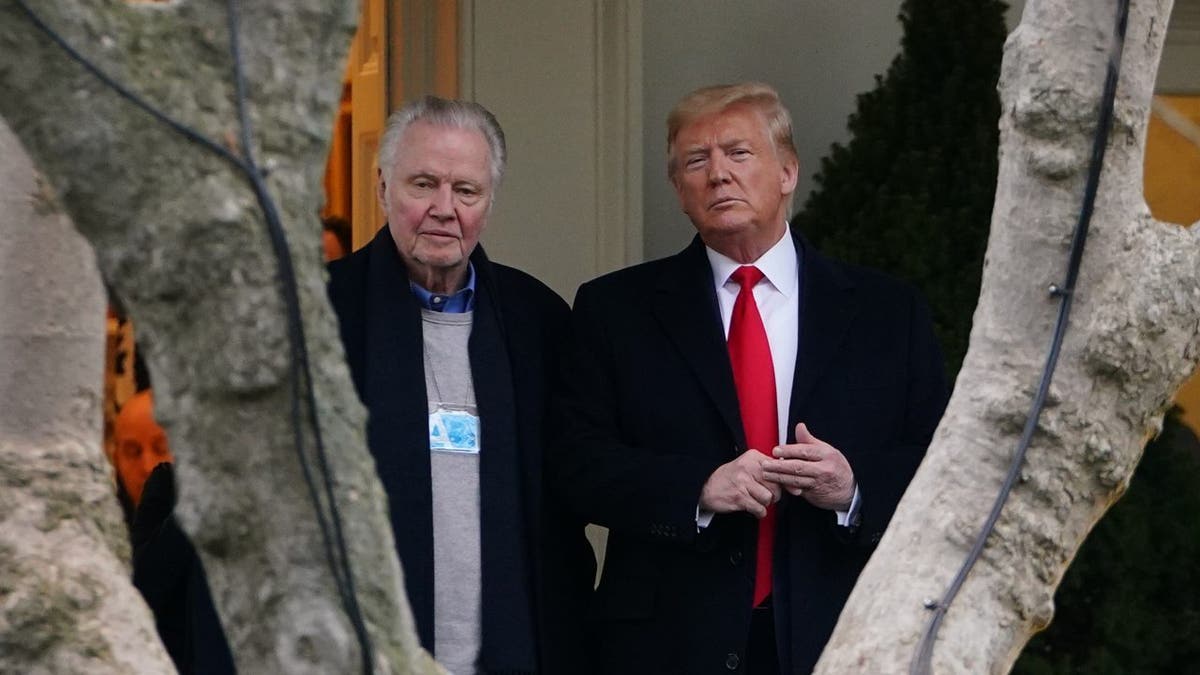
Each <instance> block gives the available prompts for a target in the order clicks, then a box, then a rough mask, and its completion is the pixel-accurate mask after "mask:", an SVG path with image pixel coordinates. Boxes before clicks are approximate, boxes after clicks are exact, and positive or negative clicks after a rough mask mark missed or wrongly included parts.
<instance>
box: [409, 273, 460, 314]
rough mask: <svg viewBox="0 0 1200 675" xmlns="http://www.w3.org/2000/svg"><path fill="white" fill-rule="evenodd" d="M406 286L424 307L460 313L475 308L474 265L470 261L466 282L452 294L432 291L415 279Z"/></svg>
mask: <svg viewBox="0 0 1200 675" xmlns="http://www.w3.org/2000/svg"><path fill="white" fill-rule="evenodd" d="M408 287H409V288H411V289H412V292H413V295H414V296H416V298H417V302H419V303H420V304H421V306H422V307H424V308H425V309H431V310H433V311H435V312H448V313H450V314H462V313H463V312H470V311H471V310H473V309H475V265H474V264H472V263H467V283H466V284H465V285H463V287H462V288H461V289H460V290H459V291H457V292H456V293H454V294H452V295H443V294H441V293H433V292H431V291H429V290H428V289H426V288H425V287H424V286H421V285H420V284H418V283H417V282H415V281H409V282H408Z"/></svg>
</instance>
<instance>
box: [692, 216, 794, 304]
mask: <svg viewBox="0 0 1200 675" xmlns="http://www.w3.org/2000/svg"><path fill="white" fill-rule="evenodd" d="M704 252H705V253H707V254H708V264H709V267H710V268H712V274H713V285H714V286H715V287H716V288H718V289H719V288H722V287H724V286H725V284H726V283H728V281H729V277H730V276H732V275H733V273H734V272H735V271H737V268H739V267H741V266H742V263H740V262H738V261H736V260H734V259H733V258H730V257H728V256H726V255H724V254H722V253H718V252H717V251H715V250H713V249H711V248H709V247H708V246H705V247H704ZM747 264H750V265H754V266H755V267H757V268H758V269H759V270H760V271H761V272H762V273H763V276H765V277H766V279H767V281H769V282H771V285H772V286H774V287H775V290H777V291H779V292H780V293H782V294H783V296H784V297H786V298H790V297H792V294H793V293H795V292H796V285H797V283H798V280H799V275H798V274H797V270H798V269H799V264H800V263H799V260H797V256H796V246H795V244H793V243H792V237H791V228H790V227H788V226H786V223H785V227H784V228H783V236H782V237H780V239H779V241H777V242H775V245H774V246H772V247H771V248H769V249H767V252H766V253H764V254H762V255H761V256H759V257H758V260H755V261H754V262H752V263H747Z"/></svg>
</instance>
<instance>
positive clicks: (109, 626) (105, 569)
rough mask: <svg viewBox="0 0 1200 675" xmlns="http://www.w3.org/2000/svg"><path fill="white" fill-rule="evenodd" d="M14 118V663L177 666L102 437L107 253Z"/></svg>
mask: <svg viewBox="0 0 1200 675" xmlns="http://www.w3.org/2000/svg"><path fill="white" fill-rule="evenodd" d="M45 187H46V186H45V185H44V184H43V182H42V180H41V177H40V176H38V175H37V174H36V173H35V172H34V169H33V163H32V162H31V161H30V160H29V156H28V155H26V154H25V151H24V150H23V149H22V148H21V145H20V143H19V142H18V141H17V139H16V137H15V136H13V134H12V132H11V131H10V130H9V129H8V127H7V126H5V125H4V124H3V122H0V232H3V236H2V237H0V316H2V317H4V318H3V320H2V321H0V672H4V673H31V674H33V673H47V674H48V673H68V672H70V673H112V674H113V675H116V674H118V673H122V674H123V673H146V674H152V673H163V672H170V671H172V670H173V668H174V667H173V666H172V665H171V660H170V659H169V658H167V653H166V652H165V651H164V650H163V648H162V646H161V644H159V642H158V636H157V634H156V633H155V632H154V620H153V618H152V617H151V616H150V612H149V610H147V609H146V604H145V603H144V602H142V598H141V596H140V595H138V592H137V591H136V590H134V588H133V586H131V585H130V583H129V574H130V569H129V539H128V534H127V533H126V531H125V523H124V520H123V518H122V516H121V510H120V508H119V507H118V506H117V502H116V500H115V499H113V490H114V488H113V481H112V472H111V470H110V469H109V467H108V462H107V461H105V459H104V453H103V452H101V450H100V438H101V414H100V402H101V393H100V389H101V384H102V382H103V380H104V373H103V364H104V308H105V301H104V287H103V285H102V284H101V282H100V273H99V271H98V270H97V269H96V262H95V256H94V254H93V253H92V249H91V247H90V246H88V243H87V242H86V241H84V239H83V238H82V237H80V236H79V233H77V232H76V231H75V229H74V227H72V225H71V223H70V222H69V221H68V220H67V218H66V217H65V216H63V214H62V213H61V211H60V210H59V209H58V208H57V206H56V205H55V204H54V203H53V201H52V199H51V198H50V197H49V196H48V193H47V191H46V190H45Z"/></svg>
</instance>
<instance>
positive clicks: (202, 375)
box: [0, 0, 437, 674]
mask: <svg viewBox="0 0 1200 675" xmlns="http://www.w3.org/2000/svg"><path fill="white" fill-rule="evenodd" d="M31 4H32V5H33V6H35V7H36V8H37V11H39V12H40V13H41V14H42V16H43V18H44V19H45V20H46V21H47V23H49V24H50V25H51V26H53V27H54V28H55V29H56V30H58V31H59V32H61V33H62V34H63V36H64V37H65V38H66V39H67V40H68V41H69V42H70V43H71V44H73V45H75V46H76V47H78V48H80V49H81V50H83V51H84V52H85V53H86V54H87V56H89V57H90V58H92V59H94V60H95V61H96V63H97V64H98V65H99V66H100V67H101V68H102V69H103V70H105V71H107V72H109V73H111V74H112V75H114V76H115V77H116V78H117V79H119V80H120V81H121V82H123V83H124V84H126V85H127V86H129V87H130V88H131V89H133V90H135V91H137V92H138V93H139V94H140V95H142V96H144V97H145V98H147V99H148V100H150V101H152V102H154V103H155V104H156V105H158V106H159V107H161V108H162V109H164V110H165V111H167V112H168V113H169V114H171V115H173V116H175V117H176V118H178V119H179V120H181V121H182V122H184V123H186V124H188V125H190V126H192V127H194V128H195V129H197V130H199V131H200V132H201V133H203V134H205V135H207V136H209V137H211V138H215V139H218V140H219V141H220V142H222V143H224V144H226V145H228V146H230V147H235V146H236V143H237V142H236V140H235V139H236V138H238V137H239V131H238V125H237V119H238V116H237V110H236V108H235V98H234V91H235V89H234V84H233V75H232V73H233V62H232V59H231V57H230V52H229V37H228V30H227V17H226V12H225V3H220V2H171V3H130V2H122V1H117V0H108V1H107V2H100V3H83V4H81V3H76V2H67V1H65V0H63V1H57V2H37V3H31ZM236 4H237V5H238V6H239V7H240V10H239V11H240V14H241V35H242V40H241V43H242V58H243V60H244V63H245V69H246V89H247V96H248V99H249V117H250V120H251V122H252V126H253V128H254V130H255V141H254V145H255V147H254V148H253V149H254V151H255V155H256V157H257V160H258V163H259V165H260V166H264V167H266V168H268V169H269V170H270V173H269V175H268V177H267V185H268V188H269V190H270V192H271V193H272V195H274V197H275V199H276V201H277V204H278V206H279V211H280V214H281V217H282V220H283V223H284V227H285V230H286V232H287V235H288V240H289V241H290V242H291V246H292V251H291V260H292V263H293V265H294V267H295V270H296V280H297V284H298V293H299V296H300V304H301V307H302V310H303V326H304V331H305V334H306V336H307V349H308V353H309V358H310V362H311V366H312V376H313V380H314V382H313V385H314V387H315V394H316V401H317V404H316V407H317V409H316V410H315V411H311V410H308V409H307V406H305V407H304V408H303V409H302V413H303V415H302V417H303V421H302V424H301V426H302V434H303V442H304V447H305V449H306V450H305V452H306V456H307V460H308V463H309V465H310V467H311V469H312V471H313V472H314V481H315V489H316V491H317V492H319V493H321V494H323V492H322V488H321V474H320V473H319V470H318V468H317V464H318V461H317V459H316V458H315V456H314V452H313V447H314V437H313V425H312V424H311V422H310V420H311V419H312V416H315V417H316V418H317V419H319V420H320V431H321V434H322V436H323V438H324V445H325V450H326V453H327V454H328V462H329V466H330V471H331V474H332V478H331V480H332V483H333V491H334V494H335V502H336V505H337V508H338V510H339V511H340V514H341V523H342V527H343V528H344V529H345V536H346V542H347V548H348V549H349V559H350V561H351V567H352V570H353V573H354V582H355V583H356V587H357V598H358V602H359V604H360V606H361V607H362V612H363V615H364V617H365V620H366V624H367V626H368V628H369V631H370V635H371V640H372V642H373V647H374V651H375V657H376V658H375V664H374V667H375V669H376V670H377V672H389V673H390V672H396V673H407V672H433V671H434V670H435V669H437V667H436V665H434V664H433V663H432V660H431V659H430V658H429V656H428V654H426V653H425V652H424V651H423V650H421V648H420V646H419V644H418V642H417V638H416V634H415V630H414V624H413V619H412V616H411V612H410V610H409V608H408V604H407V601H406V600H405V598H404V592H403V580H402V577H401V572H400V566H399V563H398V561H397V558H396V554H395V547H394V545H393V541H392V536H391V529H390V525H389V521H388V516H387V508H386V498H385V496H384V493H383V491H382V488H381V486H380V484H379V481H378V479H377V478H376V476H375V473H374V464H373V462H372V461H371V458H370V455H369V453H368V452H367V449H366V443H365V437H364V420H365V413H364V410H363V408H362V407H361V405H360V404H359V403H358V400H357V398H356V396H355V394H354V390H353V388H352V385H351V383H350V378H349V371H348V370H347V368H346V366H345V361H344V356H343V353H342V348H341V343H340V340H339V339H338V335H337V328H336V324H335V322H334V319H333V314H332V312H331V311H330V308H329V305H328V302H327V300H326V297H325V284H324V276H323V272H324V268H323V265H322V261H321V256H320V238H319V236H318V234H319V232H320V225H319V222H318V220H317V216H316V214H317V209H318V205H319V203H320V199H321V197H320V195H321V187H320V172H321V168H322V167H323V166H324V164H325V154H326V143H327V140H328V136H329V133H330V130H331V125H332V120H333V111H334V107H335V105H336V104H337V101H338V97H339V94H340V90H341V74H342V70H343V67H344V58H345V55H346V52H347V47H348V45H349V40H350V36H351V34H352V32H353V28H354V22H355V19H356V11H357V3H354V2H350V1H349V0H296V1H295V2H289V3H277V2H268V1H266V0H244V1H243V2H239V3H236ZM0 63H3V64H4V65H3V66H2V67H0V89H2V90H3V92H4V95H3V96H0V116H3V117H4V118H5V119H6V120H7V121H8V123H9V125H10V126H11V127H12V128H13V130H14V131H15V132H16V133H17V135H18V136H19V137H20V138H21V140H22V142H23V143H24V144H25V147H26V148H28V150H29V152H30V154H31V156H32V157H33V158H34V160H35V163H36V164H37V166H38V168H39V169H40V170H41V171H42V172H43V173H44V174H45V175H46V176H47V178H48V180H49V182H50V184H51V185H53V187H54V188H55V190H56V191H57V193H58V196H59V199H60V200H61V203H62V205H63V208H64V209H65V211H66V212H67V213H68V214H69V215H70V216H71V218H72V219H73V220H74V222H75V223H76V224H77V225H78V227H79V228H80V231H81V232H82V233H83V234H84V236H86V237H87V238H88V239H89V240H90V241H91V242H92V244H93V246H94V247H95V250H96V252H97V257H98V260H99V265H100V269H101V272H102V273H103V275H104V277H105V279H107V280H108V282H109V284H110V286H111V287H112V288H113V289H114V290H115V292H116V293H117V294H118V295H119V296H120V298H121V300H122V303H123V305H124V306H125V307H126V308H127V309H128V310H129V313H130V315H131V316H132V317H133V319H134V321H135V323H136V325H137V330H138V337H139V343H140V344H141V347H142V353H143V354H144V355H145V357H146V360H147V362H148V365H149V367H150V371H151V375H152V377H153V381H154V390H155V403H156V406H157V409H156V413H157V415H158V418H159V421H160V422H161V423H162V424H163V426H164V427H166V429H167V432H168V435H169V436H170V438H171V445H172V450H173V452H174V455H175V458H176V476H177V478H178V484H179V492H180V499H179V505H178V507H177V509H176V514H177V516H178V518H179V520H180V521H181V524H182V525H183V527H184V529H185V530H186V531H187V532H188V533H189V535H190V536H191V537H192V539H193V542H194V543H195V544H196V548H197V550H198V551H199V553H200V555H201V558H202V560H203V562H204V566H205V569H206V571H207V574H208V579H209V585H210V587H211V588H212V591H213V596H214V600H215V602H216V605H217V609H218V612H219V614H220V615H221V618H222V623H223V624H224V626H225V630H226V633H227V635H228V638H229V641H230V645H231V647H232V648H233V652H234V655H235V660H236V662H237V665H238V668H239V670H241V671H242V672H247V673H289V674H291V673H335V672H336V673H349V672H359V671H360V670H361V667H360V651H359V647H358V641H357V640H356V638H355V633H354V631H353V629H352V626H351V623H350V622H349V621H348V619H347V614H346V612H345V610H344V607H343V603H342V601H341V600H340V598H339V595H338V593H337V590H336V586H335V583H334V577H333V574H332V573H331V565H330V563H329V560H328V558H327V555H326V541H327V540H326V539H324V538H323V537H322V533H321V531H320V529H319V528H318V524H317V519H316V506H315V505H314V500H313V497H312V496H311V494H310V489H309V487H308V486H307V484H306V481H305V477H304V475H303V473H302V470H301V465H300V463H299V461H298V459H297V453H296V449H295V443H294V440H295V437H294V432H293V426H292V421H291V417H290V415H291V398H290V393H291V388H292V379H291V373H290V367H291V363H292V361H291V358H290V352H289V342H288V333H287V322H286V320H285V314H284V306H283V301H282V294H281V290H280V289H281V284H280V272H279V266H278V265H277V261H276V259H275V257H274V255H273V253H272V249H271V246H270V244H269V241H268V237H267V230H266V227H265V225H264V220H263V216H262V214H261V211H260V210H259V207H258V205H257V203H256V200H255V197H254V193H253V192H252V190H251V189H250V188H249V186H248V183H247V181H246V180H245V179H244V178H243V177H242V176H241V175H239V174H238V173H236V172H235V171H234V170H233V169H232V167H231V165H230V164H229V163H227V162H225V161H224V160H222V159H220V158H218V157H216V156H215V155H213V154H211V153H209V152H207V151H205V150H203V149H201V148H200V147H198V146H197V145H196V144H193V143H191V142H189V141H187V140H185V139H184V138H183V137H182V136H180V135H178V134H176V133H175V132H173V131H171V130H170V129H168V128H167V127H166V126H164V125H163V124H160V123H159V122H156V121H154V120H153V119H152V118H150V117H149V116H148V115H146V114H145V113H144V112H142V111H140V110H138V109H136V108H134V107H133V106H132V105H130V104H129V103H128V102H126V101H125V100H122V99H120V98H119V97H118V96H116V95H115V94H114V93H113V92H112V91H111V90H109V89H107V88H105V87H104V86H102V85H101V84H100V82H99V81H97V80H96V79H95V78H94V77H92V76H91V75H90V74H88V73H86V72H85V71H84V70H83V69H82V68H81V67H80V66H79V65H78V64H76V63H75V62H73V61H70V60H68V59H67V58H66V57H65V56H64V54H63V52H62V51H61V50H59V49H58V48H57V47H55V46H54V45H52V44H51V43H50V42H49V40H48V39H47V38H46V37H45V36H44V35H42V34H41V33H40V32H38V31H37V30H35V29H34V27H33V25H32V24H31V23H30V21H29V20H28V19H27V18H26V16H25V15H24V14H23V13H22V12H20V11H19V10H18V9H17V8H16V6H15V5H14V4H13V3H12V2H5V3H0ZM39 292H42V291H39ZM100 362H101V356H100V354H99V353H97V355H96V359H95V364H97V367H98V364H100ZM97 382H98V380H97ZM96 437H97V438H99V435H98V432H97V436H96ZM318 499H319V500H320V501H321V502H322V504H323V506H322V508H323V510H325V511H328V508H327V507H328V505H327V504H325V503H324V498H323V497H320V498H318Z"/></svg>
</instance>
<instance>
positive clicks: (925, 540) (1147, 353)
mask: <svg viewBox="0 0 1200 675" xmlns="http://www.w3.org/2000/svg"><path fill="white" fill-rule="evenodd" d="M1170 6H1171V3H1170V1H1169V0H1135V1H1134V2H1133V3H1132V8H1131V13H1130V17H1129V28H1128V37H1127V41H1126V45H1125V49H1124V57H1123V60H1122V62H1121V75H1120V80H1119V86H1118V91H1117V98H1116V112H1115V122H1114V127H1113V131H1112V133H1111V135H1110V137H1109V140H1108V147H1107V155H1106V158H1105V162H1104V170H1103V173H1102V177H1101V183H1100V190H1099V195H1098V198H1097V201H1096V210H1095V215H1094V217H1093V219H1092V225H1091V235H1090V238H1089V240H1088V242H1087V249H1086V253H1085V255H1084V258H1083V267H1082V272H1081V276H1080V279H1079V283H1078V285H1077V288H1076V294H1075V298H1074V307H1073V310H1072V315H1071V322H1070V326H1069V329H1068V333H1067V335H1066V340H1065V342H1064V345H1063V349H1062V355H1061V358H1060V360H1059V364H1058V369H1057V372H1056V374H1055V375H1054V380H1053V384H1052V387H1051V390H1050V396H1049V399H1048V405H1047V407H1046V409H1045V410H1044V411H1043V412H1042V415H1041V419H1040V422H1039V425H1038V428H1037V432H1036V433H1035V435H1034V439H1033V443H1032V445H1031V447H1030V448H1029V452H1028V455H1027V457H1026V459H1025V462H1024V465H1023V467H1022V472H1021V475H1020V480H1019V482H1018V483H1017V485H1016V487H1015V489H1014V491H1013V493H1012V495H1011V497H1010V499H1009V501H1008V503H1007V505H1006V506H1005V508H1004V511H1003V512H1002V514H1001V516H1000V519H999V523H998V526H997V527H996V529H995V531H994V532H993V534H992V535H991V536H990V538H989V539H988V540H987V546H986V548H985V550H984V554H983V557H982V559H981V560H980V561H979V563H978V564H977V565H976V566H975V568H974V570H973V571H972V572H971V574H970V576H969V577H968V578H967V580H966V583H965V585H964V586H963V588H962V590H961V592H960V593H959V595H958V598H957V600H955V602H954V603H953V604H952V605H951V606H950V608H949V611H948V613H947V615H946V618H945V622H944V624H943V626H942V628H941V632H940V637H939V639H938V640H937V642H936V645H935V651H934V656H933V671H934V672H937V673H985V672H990V673H1005V672H1008V671H1009V669H1010V668H1011V667H1012V664H1013V662H1014V660H1015V659H1016V657H1017V655H1018V654H1019V653H1020V651H1021V649H1022V647H1024V645H1025V643H1026V642H1027V641H1028V639H1029V638H1030V636H1031V635H1032V634H1033V633H1034V632H1036V631H1037V630H1039V629H1040V628H1042V627H1044V626H1045V625H1046V624H1047V623H1048V622H1049V621H1050V619H1051V617H1052V615H1053V599H1054V591H1055V588H1056V587H1057V586H1058V584H1059V582H1060V580H1061V579H1062V575H1063V573H1064V572H1065V570H1066V568H1067V565H1068V564H1069V563H1070V561H1071V559H1072V557H1073V556H1074V555H1075V553H1076V551H1077V550H1078V548H1079V546H1080V544H1081V543H1082V542H1083V539H1084V537H1085V536H1086V535H1087V533H1088V531H1089V530H1090V529H1091V528H1092V526H1093V525H1094V524H1095V523H1096V521H1097V520H1098V519H1099V518H1100V517H1101V516H1102V515H1103V514H1104V512H1105V510H1106V509H1107V508H1108V507H1109V506H1110V505H1112V503H1113V502H1114V501H1116V500H1117V499H1118V498H1119V497H1120V495H1121V493H1122V491H1123V490H1124V489H1125V486H1126V485H1127V484H1128V482H1129V479H1130V477H1131V476H1132V473H1133V470H1134V467H1135V466H1136V465H1137V463H1138V460H1139V459H1140V457H1141V452H1142V447H1143V446H1144V444H1145V442H1146V441H1147V440H1148V439H1149V438H1150V437H1151V436H1153V435H1154V434H1155V433H1156V432H1157V430H1158V429H1159V427H1160V425H1161V421H1162V415H1163V412H1164V410H1165V408H1166V406H1167V405H1168V403H1169V401H1170V399H1171V396H1172V395H1173V393H1174V392H1175V391H1176V389H1177V388H1178V387H1179V385H1180V384H1181V383H1182V381H1183V380H1184V379H1185V378H1186V377H1187V376H1188V374H1189V373H1191V371H1192V370H1193V368H1194V367H1195V363H1196V360H1197V357H1198V356H1200V228H1195V227H1193V228H1191V229H1190V230H1189V229H1186V228H1180V227H1178V226H1176V225H1171V224H1167V223H1161V222H1157V221H1155V220H1153V219H1152V218H1151V216H1150V214H1149V211H1148V209H1147V208H1146V206H1145V203H1144V201H1143V198H1142V159H1143V154H1144V149H1145V146H1144V141H1145V131H1146V123H1147V118H1148V114H1149V110H1150V104H1151V95H1152V93H1153V85H1154V76H1155V72H1156V70H1157V66H1158V59H1159V54H1160V51H1161V48H1162V43H1163V38H1164V34H1165V32H1166V28H1167V18H1168V15H1169V13H1170ZM1115 14H1116V9H1115V2H1111V1H1110V2H1102V3H1094V2H1083V3H1080V2H1067V1H1066V0H1030V2H1028V4H1027V5H1026V7H1025V13H1024V16H1023V19H1022V22H1021V24H1020V26H1019V27H1018V28H1017V29H1016V30H1015V31H1014V32H1013V34H1012V35H1011V36H1010V37H1009V40H1008V43H1007V45H1006V47H1005V56H1004V65H1003V69H1002V73H1001V77H1000V91H1001V98H1002V102H1003V111H1002V117H1001V149H1000V175H999V184H998V187H997V191H996V206H995V211H994V213H993V219H992V231H991V236H990V239H989V242H988V251H987V258H986V261H985V268H984V274H983V286H982V290H981V294H980V299H979V305H978V307H977V308H976V311H975V320H974V327H973V330H972V332H971V344H970V350H969V352H968V354H967V357H966V361H965V363H964V365H963V369H962V371H961V373H960V374H959V377H958V382H957V384H956V387H955V392H954V395H953V397H952V400H951V401H950V405H949V408H948V410H947V412H946V415H945V417H944V418H943V420H942V423H941V425H940V427H939V428H938V431H937V433H936V435H935V438H934V441H933V445H932V446H931V447H930V449H929V453H928V455H927V457H926V460H925V462H924V463H923V464H922V465H921V468H920V470H919V471H918V473H917V476H916V478H915V479H914V480H913V482H912V484H911V485H910V487H909V490H908V492H907V493H906V494H905V497H904V499H903V501H902V502H901V503H900V507H899V509H898V510H897V512H896V516H895V518H894V520H893V521H892V524H891V527H890V528H889V529H888V532H887V534H886V535H885V536H884V538H883V541H882V542H880V545H879V550H878V551H877V552H876V554H875V556H874V557H873V558H872V560H871V562H870V564H869V565H868V566H867V569H866V570H865V571H864V573H863V575H862V577H861V578H860V579H859V582H858V585H857V586H856V588H855V590H854V593H853V594H852V596H851V598H850V600H849V602H848V604H847V606H846V608H845V610H844V611H843V613H842V617H841V620H840V622H839V624H838V627H837V629H836V631H835V632H834V635H833V638H832V639H831V641H830V643H829V645H828V646H827V648H826V651H825V654H824V655H823V657H822V660H821V662H820V664H819V666H818V669H817V671H818V672H820V673H850V672H863V673H898V672H906V671H907V669H908V668H909V665H910V663H911V662H912V660H913V657H914V654H915V652H916V648H917V643H918V640H919V639H920V636H921V634H922V632H923V630H924V627H925V624H926V621H927V620H928V615H929V612H928V611H927V610H926V609H924V607H923V602H924V601H925V600H926V599H933V600H937V599H939V598H941V596H942V593H943V592H944V590H945V589H946V588H947V586H948V585H949V583H950V581H951V579H952V577H953V576H954V574H955V572H956V571H957V570H958V568H959V566H960V565H961V564H962V562H963V560H964V558H965V557H966V554H967V551H968V550H969V549H970V547H971V545H972V543H973V541H974V538H975V536H976V534H977V533H978V532H979V531H980V528H981V526H982V525H983V522H984V520H985V518H986V515H987V513H988V511H989V510H990V509H991V505H992V501H993V499H994V498H995V496H996V494H997V493H998V492H999V490H1000V485H1001V482H1002V480H1003V477H1004V474H1005V473H1006V471H1007V469H1008V465H1009V462H1010V459H1011V457H1012V456H1013V452H1014V451H1015V449H1016V446H1017V440H1018V437H1019V436H1020V433H1021V430H1022V427H1023V425H1024V423H1025V419H1026V415H1027V412H1028V410H1029V407H1030V403H1031V401H1032V398H1033V393H1034V390H1035V388H1036V387H1037V383H1038V381H1039V378H1040V375H1041V369H1042V367H1043V364H1044V362H1045V359H1046V354H1047V351H1048V348H1049V345H1050V339H1051V335H1052V333H1053V330H1054V323H1055V318H1056V316H1057V311H1058V302H1057V299H1056V298H1053V297H1051V296H1050V295H1049V294H1048V292H1047V289H1048V287H1049V286H1050V285H1051V284H1054V283H1057V284H1061V283H1062V282H1063V280H1064V276H1065V273H1066V266H1067V252H1068V248H1069V245H1070V240H1071V233H1072V229H1073V227H1074V225H1075V221H1076V218H1077V216H1078V213H1079V209H1080V204H1081V202H1082V199H1083V197H1082V195H1083V186H1084V182H1085V176H1086V173H1087V167H1088V159H1089V156H1090V153H1091V143H1092V137H1093V134H1094V133H1095V130H1096V128H1097V123H1098V119H1099V112H1098V111H1099V100H1100V98H1101V92H1102V88H1103V82H1104V74H1105V67H1106V64H1107V55H1108V52H1109V45H1110V44H1111V40H1112V36H1113V29H1114V17H1115ZM867 499H869V492H868V497H867ZM864 508H869V506H866V505H865V506H864ZM1163 515H1164V517H1174V516H1173V515H1172V514H1163Z"/></svg>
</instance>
